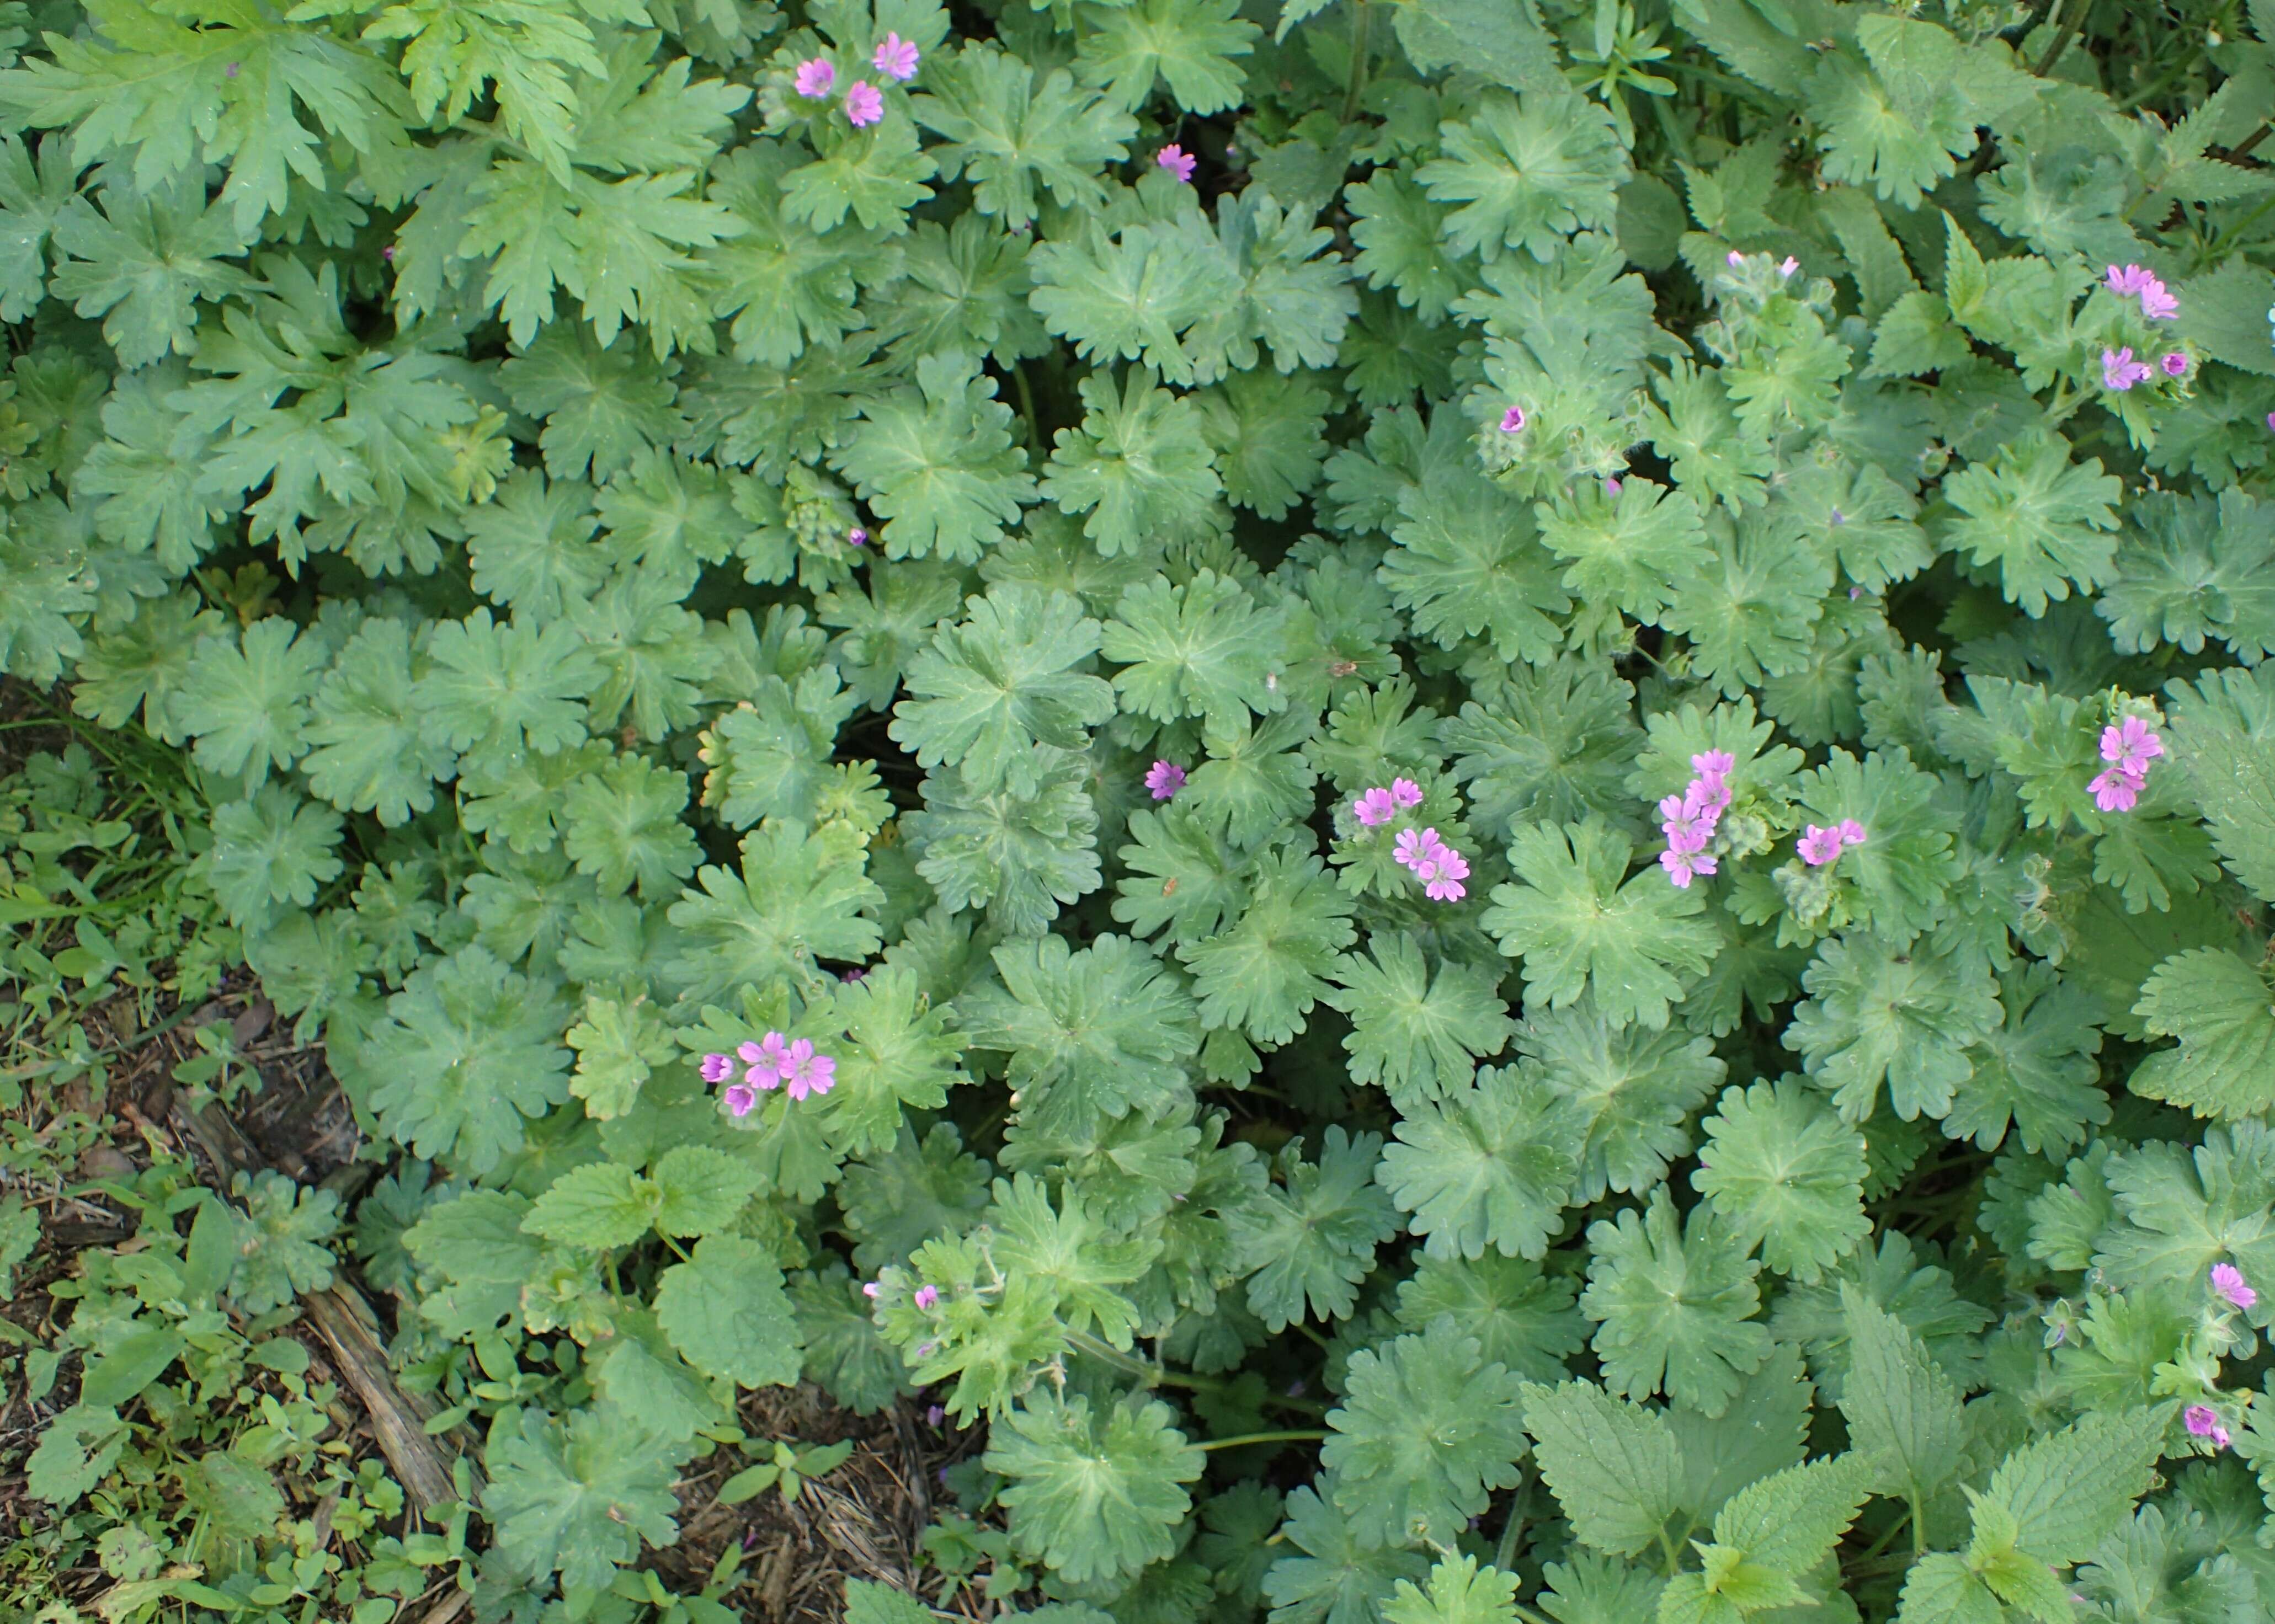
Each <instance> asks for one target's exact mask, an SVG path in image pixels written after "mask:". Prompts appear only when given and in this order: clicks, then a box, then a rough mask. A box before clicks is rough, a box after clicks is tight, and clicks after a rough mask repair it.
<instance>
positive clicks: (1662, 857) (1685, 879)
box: [1659, 849, 1714, 891]
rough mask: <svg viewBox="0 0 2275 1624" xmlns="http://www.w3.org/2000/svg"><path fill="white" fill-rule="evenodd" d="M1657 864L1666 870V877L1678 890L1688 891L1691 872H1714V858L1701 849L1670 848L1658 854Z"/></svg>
mask: <svg viewBox="0 0 2275 1624" xmlns="http://www.w3.org/2000/svg"><path fill="white" fill-rule="evenodd" d="M1659 866H1660V867H1661V868H1663V869H1665V870H1666V871H1667V878H1668V879H1669V880H1673V881H1674V886H1675V889H1677V890H1679V891H1688V890H1689V888H1690V877H1691V876H1692V875H1693V874H1711V873H1712V872H1714V859H1713V858H1712V857H1709V856H1708V855H1707V854H1706V853H1705V852H1703V851H1676V850H1672V849H1670V850H1666V851H1662V852H1660V853H1659Z"/></svg>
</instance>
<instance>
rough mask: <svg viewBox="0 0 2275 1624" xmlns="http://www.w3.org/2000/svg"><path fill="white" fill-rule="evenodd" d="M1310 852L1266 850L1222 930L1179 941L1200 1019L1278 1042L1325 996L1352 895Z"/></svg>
mask: <svg viewBox="0 0 2275 1624" xmlns="http://www.w3.org/2000/svg"><path fill="white" fill-rule="evenodd" d="M1325 872H1326V871H1325V870H1324V868H1323V867H1322V865H1320V863H1319V859H1318V858H1317V857H1301V856H1298V855H1297V854H1296V853H1295V852H1293V851H1288V850H1278V851H1269V852H1266V853H1265V854H1263V855H1262V856H1261V857H1258V859H1257V861H1256V865H1255V867H1254V868H1253V870H1252V871H1251V891H1250V895H1249V898H1248V903H1247V905H1246V906H1245V907H1244V908H1243V909H1242V910H1240V912H1239V914H1238V916H1237V917H1236V918H1234V919H1233V921H1232V923H1231V924H1230V925H1229V926H1228V927H1227V928H1226V929H1225V930H1223V931H1221V932H1219V933H1217V934H1215V935H1213V936H1211V937H1209V938H1208V939H1207V940H1204V941H1197V942H1194V943H1191V944H1190V945H1189V946H1184V947H1181V948H1178V950H1177V956H1178V957H1180V958H1181V959H1183V961H1184V963H1185V967H1186V968H1187V969H1188V970H1190V971H1192V974H1193V988H1194V991H1195V992H1196V993H1198V997H1199V1001H1200V1015H1201V1024H1202V1025H1203V1026H1205V1027H1207V1028H1209V1029H1211V1030H1219V1029H1229V1028H1239V1029H1241V1030H1243V1031H1246V1032H1247V1033H1248V1035H1249V1036H1250V1037H1251V1039H1257V1040H1259V1041H1262V1042H1265V1043H1285V1042H1287V1041H1288V1040H1289V1039H1291V1038H1293V1037H1294V1036H1295V1035H1296V1033H1297V1032H1299V1031H1303V1030H1304V1022H1305V1018H1306V1017H1307V1016H1310V1014H1311V1008H1312V1007H1313V1006H1314V1005H1315V1004H1317V1003H1318V1002H1319V1001H1321V1000H1323V999H1325V998H1326V997H1328V996H1329V995H1330V993H1332V992H1333V990H1334V989H1333V987H1332V986H1331V985H1330V983H1329V981H1328V978H1329V977H1330V976H1331V975H1333V974H1334V973H1335V971H1337V970H1338V969H1339V968H1340V967H1341V965H1342V950H1343V949H1344V948H1348V947H1349V946H1350V944H1351V942H1352V940H1354V939H1355V938H1356V936H1357V931H1356V930H1354V929H1353V928H1352V925H1351V922H1350V916H1351V908H1352V903H1351V900H1350V899H1349V897H1348V896H1345V895H1343V894H1342V891H1340V890H1339V889H1337V888H1335V887H1334V886H1331V885H1327V884H1326V883H1324V875H1325Z"/></svg>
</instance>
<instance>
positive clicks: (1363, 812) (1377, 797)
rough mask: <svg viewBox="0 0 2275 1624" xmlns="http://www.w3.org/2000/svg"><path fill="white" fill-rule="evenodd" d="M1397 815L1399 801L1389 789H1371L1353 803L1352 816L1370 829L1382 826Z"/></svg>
mask: <svg viewBox="0 0 2275 1624" xmlns="http://www.w3.org/2000/svg"><path fill="white" fill-rule="evenodd" d="M1397 815H1398V806H1397V803H1395V802H1394V801H1393V800H1392V799H1391V798H1390V791H1389V790H1387V789H1370V790H1368V791H1367V792H1366V793H1365V794H1364V795H1362V796H1360V797H1358V799H1357V800H1356V801H1353V802H1352V803H1351V816H1352V817H1354V818H1357V820H1359V821H1360V822H1361V823H1362V824H1364V825H1365V826H1366V827H1368V828H1370V829H1379V828H1380V827H1382V826H1383V825H1384V824H1386V823H1387V822H1389V821H1390V820H1392V819H1393V818H1395V817H1396V816H1397Z"/></svg>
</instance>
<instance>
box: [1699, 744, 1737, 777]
mask: <svg viewBox="0 0 2275 1624" xmlns="http://www.w3.org/2000/svg"><path fill="white" fill-rule="evenodd" d="M1737 765H1738V758H1737V757H1735V756H1734V755H1732V754H1731V753H1730V752H1728V751H1727V750H1707V751H1701V752H1699V753H1698V754H1697V755H1695V756H1693V757H1691V758H1690V770H1691V771H1692V772H1694V773H1706V774H1712V776H1714V777H1716V778H1719V777H1721V776H1722V775H1723V774H1725V773H1727V772H1728V771H1729V770H1730V769H1731V768H1732V767H1735V766H1737Z"/></svg>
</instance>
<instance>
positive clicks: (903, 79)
mask: <svg viewBox="0 0 2275 1624" xmlns="http://www.w3.org/2000/svg"><path fill="white" fill-rule="evenodd" d="M921 56H922V53H921V52H919V51H918V49H917V48H916V46H915V44H914V43H913V42H911V41H908V40H904V39H903V38H901V36H900V35H899V34H887V35H886V36H885V37H884V39H883V40H882V41H881V42H879V44H878V46H877V52H876V55H875V56H874V57H873V58H871V62H870V65H871V66H872V67H873V68H875V69H876V71H877V73H878V75H879V77H881V78H883V79H892V80H894V81H896V83H899V84H903V85H904V84H906V83H908V81H909V80H911V79H914V78H915V77H916V76H917V63H918V60H919V59H920V58H921ZM790 85H791V87H792V88H794V89H795V90H796V91H797V94H800V95H801V96H804V97H805V99H806V100H807V101H809V102H819V101H820V100H821V99H822V98H823V97H825V96H827V95H828V94H829V93H830V92H831V91H833V90H835V88H836V87H837V69H836V66H835V64H832V63H831V62H830V61H829V59H828V57H807V58H806V59H805V61H804V62H801V63H799V64H797V72H796V73H795V74H794V75H792V77H791V79H790ZM884 116H885V95H884V93H883V92H882V91H881V90H879V89H878V88H877V87H876V86H874V85H873V84H871V83H870V82H869V81H868V80H867V79H855V80H854V81H853V82H852V83H851V84H850V85H848V86H846V87H845V122H846V123H848V124H850V125H852V126H853V127H854V128H855V129H857V130H860V129H865V128H867V127H868V126H869V125H873V124H875V123H876V122H877V121H878V120H879V119H881V118H882V117H884Z"/></svg>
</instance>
